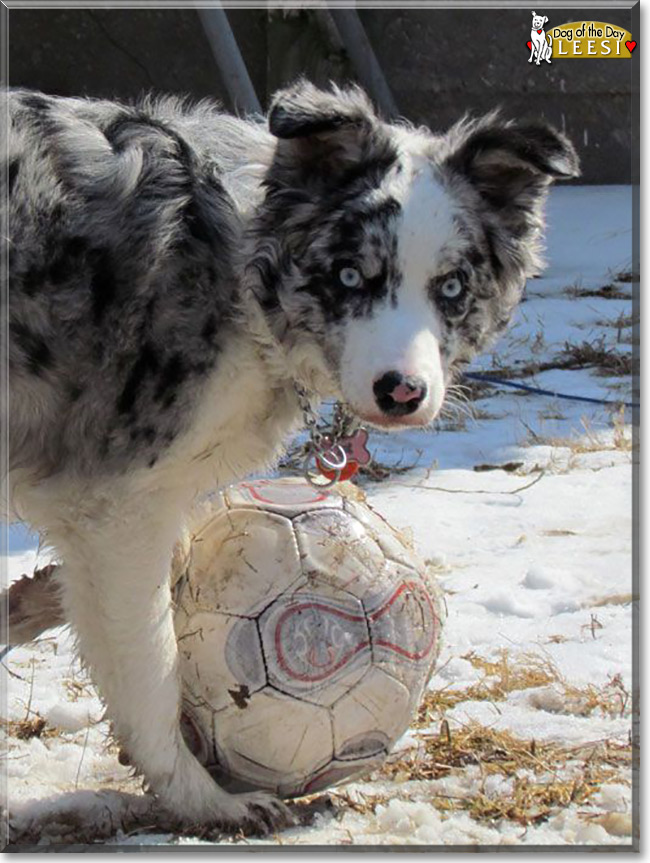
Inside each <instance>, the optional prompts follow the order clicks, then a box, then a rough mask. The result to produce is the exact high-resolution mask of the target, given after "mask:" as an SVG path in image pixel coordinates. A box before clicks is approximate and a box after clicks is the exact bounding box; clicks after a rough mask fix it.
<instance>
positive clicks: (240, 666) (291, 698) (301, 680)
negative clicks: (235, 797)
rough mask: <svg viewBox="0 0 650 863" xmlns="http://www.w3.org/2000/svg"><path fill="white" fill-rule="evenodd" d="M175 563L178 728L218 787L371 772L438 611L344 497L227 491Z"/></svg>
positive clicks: (405, 560) (423, 674)
mask: <svg viewBox="0 0 650 863" xmlns="http://www.w3.org/2000/svg"><path fill="white" fill-rule="evenodd" d="M185 551H186V553H185V555H184V556H183V555H181V556H180V557H178V558H177V560H176V564H175V569H176V586H175V601H176V615H175V624H176V634H177V638H178V646H179V653H180V659H181V673H182V678H183V685H184V713H183V731H184V734H185V737H186V740H187V741H188V743H189V744H190V747H191V748H192V750H193V751H194V753H195V754H196V755H197V757H198V758H199V760H200V761H201V762H202V763H203V764H205V766H206V767H207V768H208V769H209V770H210V772H211V773H212V774H213V775H214V776H215V778H216V779H217V780H218V781H219V782H220V783H221V784H222V785H225V786H226V787H229V788H230V789H231V790H249V789H266V790H269V791H274V792H276V793H278V794H280V795H281V796H283V797H291V796H299V795H303V794H309V793H312V792H315V791H320V790H322V789H323V788H326V787H328V786H330V785H334V784H336V783H339V782H341V781H343V780H345V779H349V778H351V777H354V776H360V775H361V774H364V773H367V772H369V771H370V770H372V769H374V768H376V767H377V766H379V765H380V764H381V763H382V761H383V760H384V759H385V757H386V755H387V754H388V753H389V752H390V750H391V747H392V746H393V745H394V744H395V742H396V741H397V740H398V738H399V737H400V736H401V735H402V734H403V733H404V732H405V731H406V729H407V728H408V726H409V723H410V721H411V719H412V718H413V714H414V712H415V710H416V709H417V706H418V704H419V701H420V698H421V696H422V692H423V690H424V688H425V686H426V684H427V681H428V679H429V677H430V675H431V673H432V671H433V669H434V665H435V661H436V658H437V656H438V651H439V646H440V636H441V627H442V606H441V601H440V595H439V591H438V588H437V587H436V585H435V583H434V582H433V581H432V580H431V579H430V578H429V577H428V575H427V572H426V567H425V565H424V564H423V562H422V561H421V560H420V559H419V558H418V557H417V555H416V554H415V553H414V551H413V550H412V549H411V548H410V546H409V544H408V543H407V542H406V541H405V540H404V539H403V538H402V537H401V535H400V534H399V533H398V532H397V531H395V530H393V529H392V528H391V527H390V526H389V525H388V523H387V522H385V521H384V520H383V519H382V518H380V517H379V516H378V515H377V514H376V513H374V512H373V511H372V510H371V509H370V507H369V506H367V505H366V504H365V503H362V502H360V500H355V499H353V496H352V495H351V493H350V491H348V492H347V493H346V491H345V490H344V489H343V490H340V487H339V488H338V489H316V488H314V487H312V486H311V485H309V484H308V483H307V482H305V481H304V480H301V479H282V480H277V479H273V480H270V479H262V480H255V481H251V482H245V483H240V484H239V485H236V486H234V487H232V488H229V489H228V490H226V491H225V492H223V493H221V495H220V496H219V498H218V499H217V500H215V501H213V502H212V503H211V504H210V506H209V507H207V508H206V509H204V511H203V513H202V515H201V517H200V519H199V520H198V522H197V525H196V527H195V529H194V530H193V533H192V535H191V537H190V539H189V541H188V543H187V544H186V550H185Z"/></svg>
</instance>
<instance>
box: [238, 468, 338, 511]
mask: <svg viewBox="0 0 650 863" xmlns="http://www.w3.org/2000/svg"><path fill="white" fill-rule="evenodd" d="M223 494H224V500H225V502H226V505H227V506H228V507H229V508H230V509H238V508H244V509H245V508H248V507H252V508H254V509H262V510H268V511H269V512H275V513H278V514H279V515H284V516H286V517H287V518H292V517H293V516H295V515H299V514H301V513H304V512H307V511H310V510H314V509H328V508H333V509H341V508H342V506H343V501H342V499H341V496H340V495H339V494H337V492H335V491H330V490H329V489H326V488H322V489H320V488H314V487H313V486H312V485H309V483H307V482H305V480H304V479H302V478H301V477H291V478H286V479H281V480H280V479H255V480H249V481H248V482H241V483H239V484H238V485H235V486H231V487H230V488H227V489H226V490H225V491H224V493H223Z"/></svg>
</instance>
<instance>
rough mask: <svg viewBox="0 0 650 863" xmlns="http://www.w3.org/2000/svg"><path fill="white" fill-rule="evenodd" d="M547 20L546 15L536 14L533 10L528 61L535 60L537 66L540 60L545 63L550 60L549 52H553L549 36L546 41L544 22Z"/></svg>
mask: <svg viewBox="0 0 650 863" xmlns="http://www.w3.org/2000/svg"><path fill="white" fill-rule="evenodd" d="M547 21H548V18H547V17H546V15H537V13H535V12H533V26H532V29H531V31H530V42H529V43H528V47H529V48H530V57H529V58H528V62H529V63H532V62H533V60H535V65H537V66H539V64H540V63H541V62H542V60H546V62H547V63H550V62H551V54H552V53H553V49H552V48H551V43H550V37H549V40H548V41H547V39H546V33H545V31H544V24H546V22H547Z"/></svg>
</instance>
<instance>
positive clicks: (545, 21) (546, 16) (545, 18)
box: [544, 15, 548, 24]
mask: <svg viewBox="0 0 650 863" xmlns="http://www.w3.org/2000/svg"><path fill="white" fill-rule="evenodd" d="M544 23H545V24H547V23H548V15H544Z"/></svg>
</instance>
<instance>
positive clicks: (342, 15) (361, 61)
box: [328, 7, 399, 120]
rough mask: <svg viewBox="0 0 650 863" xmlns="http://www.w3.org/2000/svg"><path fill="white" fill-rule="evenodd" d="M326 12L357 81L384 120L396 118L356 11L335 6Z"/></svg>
mask: <svg viewBox="0 0 650 863" xmlns="http://www.w3.org/2000/svg"><path fill="white" fill-rule="evenodd" d="M328 11H329V14H330V15H331V16H332V20H333V21H334V24H335V25H336V29H337V30H338V31H339V35H340V36H341V41H342V42H343V45H344V46H345V50H346V51H347V54H348V56H349V58H350V60H351V61H352V64H353V66H354V69H355V71H356V73H357V75H358V76H359V80H360V81H361V83H362V84H363V86H364V87H365V88H366V90H368V92H369V93H370V95H371V96H372V97H373V99H374V100H375V102H376V103H377V105H378V106H379V108H380V110H381V112H382V114H383V115H384V116H385V117H386V119H387V120H390V119H395V118H396V117H397V116H398V114H399V111H398V110H397V105H396V104H395V100H394V99H393V94H392V93H391V91H390V87H389V86H388V84H387V83H386V79H385V78H384V73H383V71H382V69H381V66H380V65H379V62H378V60H377V57H376V56H375V52H374V51H373V49H372V45H371V44H370V40H369V39H368V36H367V34H366V31H365V29H364V27H363V24H362V23H361V19H360V18H359V15H358V13H357V11H356V10H355V9H337V8H334V7H330V8H329V9H328Z"/></svg>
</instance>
